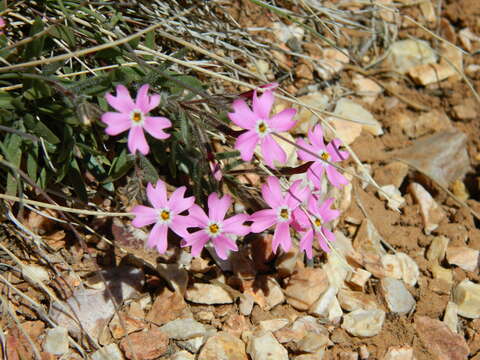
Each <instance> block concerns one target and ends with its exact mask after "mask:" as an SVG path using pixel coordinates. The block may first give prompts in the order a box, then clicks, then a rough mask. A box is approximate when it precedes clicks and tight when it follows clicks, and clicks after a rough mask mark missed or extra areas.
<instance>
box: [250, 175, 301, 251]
mask: <svg viewBox="0 0 480 360" xmlns="http://www.w3.org/2000/svg"><path fill="white" fill-rule="evenodd" d="M307 195H308V188H306V187H301V180H297V181H295V182H294V183H293V184H292V185H291V186H290V188H289V191H287V192H286V193H285V194H283V193H282V189H281V186H280V181H279V180H278V179H277V178H276V177H274V176H270V177H268V179H267V183H266V184H264V185H263V186H262V196H263V198H264V200H265V202H266V203H267V204H268V206H270V209H264V210H260V211H257V212H255V213H253V214H252V215H251V216H250V221H252V222H253V223H252V225H251V229H252V232H255V233H259V232H262V231H264V230H266V229H268V228H269V227H270V226H272V225H274V224H276V227H275V231H274V234H273V240H272V248H273V252H274V253H276V252H277V249H278V247H279V246H281V247H282V249H283V250H284V251H289V250H290V248H291V246H292V239H291V236H290V226H291V225H292V223H293V220H294V218H293V212H294V211H295V210H296V209H297V207H298V206H299V205H300V204H301V203H302V202H303V201H304V200H305V198H306V197H307Z"/></svg>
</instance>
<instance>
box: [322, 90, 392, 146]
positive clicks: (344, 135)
mask: <svg viewBox="0 0 480 360" xmlns="http://www.w3.org/2000/svg"><path fill="white" fill-rule="evenodd" d="M333 113H334V114H335V115H338V116H340V117H343V118H346V119H351V120H343V119H341V118H337V117H328V118H327V120H328V121H330V123H331V125H332V126H333V128H334V129H335V130H336V132H337V136H338V137H339V138H340V140H342V142H343V143H345V144H347V145H349V144H351V143H352V142H353V141H354V140H355V139H356V138H357V137H358V136H359V135H360V133H361V132H362V130H365V131H367V132H369V133H370V134H372V135H376V136H377V135H382V134H383V129H382V125H381V124H380V123H379V122H378V120H377V119H375V117H374V116H373V115H372V113H370V112H369V111H368V110H366V109H365V108H364V107H363V106H362V105H360V104H357V103H356V102H354V101H352V100H350V99H347V98H341V99H340V100H338V102H337V104H336V105H335V110H334V112H333ZM326 135H327V137H329V138H333V137H336V136H334V135H330V134H329V133H328V132H327V134H326Z"/></svg>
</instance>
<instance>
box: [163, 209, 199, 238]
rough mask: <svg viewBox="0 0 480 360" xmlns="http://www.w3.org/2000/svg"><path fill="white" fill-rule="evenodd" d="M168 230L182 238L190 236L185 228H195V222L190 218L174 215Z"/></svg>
mask: <svg viewBox="0 0 480 360" xmlns="http://www.w3.org/2000/svg"><path fill="white" fill-rule="evenodd" d="M169 226H170V229H172V231H173V232H174V233H175V234H177V235H178V236H180V237H182V238H186V237H188V236H189V235H190V234H189V233H188V232H187V228H191V227H197V226H198V225H197V223H196V221H194V220H193V219H192V218H191V217H190V216H183V215H177V214H175V215H174V216H173V220H172V222H171V223H170V224H169Z"/></svg>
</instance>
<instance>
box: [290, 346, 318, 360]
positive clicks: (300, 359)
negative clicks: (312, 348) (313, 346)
mask: <svg viewBox="0 0 480 360" xmlns="http://www.w3.org/2000/svg"><path fill="white" fill-rule="evenodd" d="M324 355H325V349H323V348H322V349H320V350H318V351H317V352H315V353H314V354H301V355H297V356H295V357H294V358H293V359H294V360H322V359H323V356H324Z"/></svg>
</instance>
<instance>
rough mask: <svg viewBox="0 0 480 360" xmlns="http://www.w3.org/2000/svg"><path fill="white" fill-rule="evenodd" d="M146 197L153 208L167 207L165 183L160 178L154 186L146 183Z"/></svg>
mask: <svg viewBox="0 0 480 360" xmlns="http://www.w3.org/2000/svg"><path fill="white" fill-rule="evenodd" d="M147 198H148V201H150V204H152V205H153V207H154V208H155V209H163V208H165V207H168V202H167V189H166V187H165V183H164V182H163V181H162V180H158V181H157V185H156V187H153V185H152V184H150V183H148V185H147Z"/></svg>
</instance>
